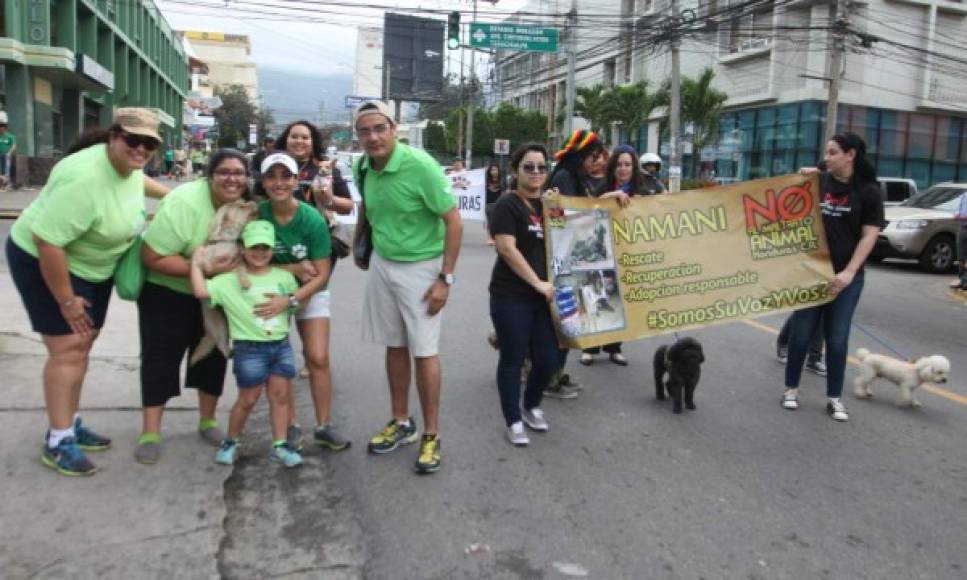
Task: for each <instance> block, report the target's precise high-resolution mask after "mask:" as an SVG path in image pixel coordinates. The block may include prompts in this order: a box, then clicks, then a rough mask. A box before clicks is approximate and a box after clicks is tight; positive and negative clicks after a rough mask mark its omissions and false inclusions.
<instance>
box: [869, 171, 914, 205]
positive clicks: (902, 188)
mask: <svg viewBox="0 0 967 580" xmlns="http://www.w3.org/2000/svg"><path fill="white" fill-rule="evenodd" d="M877 181H879V182H880V191H882V192H883V205H899V204H900V203H902V202H904V201H906V200H908V199H910V198H911V197H913V196H915V195H916V194H917V193H919V191H918V190H917V182H916V181H914V180H912V179H907V178H905V177H878V178H877Z"/></svg>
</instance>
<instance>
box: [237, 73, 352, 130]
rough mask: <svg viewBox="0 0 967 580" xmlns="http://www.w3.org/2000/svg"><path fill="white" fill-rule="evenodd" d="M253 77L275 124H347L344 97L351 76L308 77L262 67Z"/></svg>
mask: <svg viewBox="0 0 967 580" xmlns="http://www.w3.org/2000/svg"><path fill="white" fill-rule="evenodd" d="M256 74H257V75H258V79H259V92H260V93H261V95H262V100H263V101H264V102H265V104H266V105H267V106H268V107H269V108H271V109H272V116H273V117H275V122H276V124H278V125H283V126H284V125H285V124H287V123H290V122H292V121H295V120H297V119H308V120H309V121H312V122H313V123H321V124H325V123H348V122H349V111H348V110H347V109H346V108H345V97H346V95H350V94H352V90H353V77H352V74H350V73H340V72H336V73H331V74H319V75H309V74H304V73H293V72H289V71H285V70H280V69H273V68H267V67H263V66H260V67H258V69H257V71H256ZM320 104H321V105H322V111H321V116H320V108H319V106H320Z"/></svg>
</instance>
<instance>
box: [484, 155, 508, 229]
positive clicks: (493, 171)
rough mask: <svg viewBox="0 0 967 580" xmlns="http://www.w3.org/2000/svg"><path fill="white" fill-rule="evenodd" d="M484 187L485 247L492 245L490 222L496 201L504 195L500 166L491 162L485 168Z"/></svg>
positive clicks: (502, 175)
mask: <svg viewBox="0 0 967 580" xmlns="http://www.w3.org/2000/svg"><path fill="white" fill-rule="evenodd" d="M486 176H487V180H486V185H485V198H484V203H485V205H484V216H485V217H486V221H485V222H484V229H486V230H487V245H488V246H492V245H494V238H493V236H492V235H491V234H490V220H491V219H492V218H493V213H494V206H495V205H496V204H497V200H498V199H500V196H502V195H503V194H504V191H506V190H505V189H504V173H503V171H501V170H500V165H498V164H496V163H494V162H491V163H490V165H488V166H487V171H486Z"/></svg>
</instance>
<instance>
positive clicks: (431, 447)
mask: <svg viewBox="0 0 967 580" xmlns="http://www.w3.org/2000/svg"><path fill="white" fill-rule="evenodd" d="M439 442H440V438H439V437H434V438H432V439H429V438H427V439H424V440H423V447H422V449H420V462H422V463H429V462H430V461H433V453H434V451H436V448H437V445H438V444H439Z"/></svg>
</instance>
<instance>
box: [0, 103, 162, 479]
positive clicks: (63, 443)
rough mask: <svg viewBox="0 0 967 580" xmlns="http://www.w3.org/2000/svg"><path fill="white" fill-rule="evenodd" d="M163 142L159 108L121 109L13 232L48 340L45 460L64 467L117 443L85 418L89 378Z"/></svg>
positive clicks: (59, 168) (81, 463)
mask: <svg viewBox="0 0 967 580" xmlns="http://www.w3.org/2000/svg"><path fill="white" fill-rule="evenodd" d="M160 144H161V137H160V136H159V135H158V117H157V116H156V115H155V114H154V113H152V112H151V111H148V110H147V109H138V108H130V107H123V108H120V109H118V110H117V111H116V112H115V114H114V124H113V125H112V126H111V127H110V129H107V130H104V129H101V130H100V131H99V132H98V136H97V138H96V139H94V138H92V139H91V140H90V141H89V142H88V143H87V146H86V147H83V148H78V150H77V151H76V152H74V153H73V154H71V155H68V156H67V157H65V158H64V159H62V160H61V161H60V162H58V163H57V165H55V166H54V169H53V171H52V172H51V174H50V178H49V179H48V180H47V184H46V185H45V186H44V189H43V190H42V191H41V192H40V195H39V196H38V197H37V199H35V200H34V201H33V202H31V204H30V205H29V206H28V207H27V209H25V210H24V211H23V213H22V214H21V216H20V217H19V218H18V219H17V221H16V222H14V224H13V227H12V228H11V230H10V237H9V238H7V244H6V252H7V264H8V265H9V268H10V274H11V276H12V277H13V281H14V284H15V285H16V287H17V291H18V292H19V293H20V297H21V299H22V301H23V304H24V307H25V309H26V310H27V314H28V316H29V317H30V323H31V326H32V328H33V330H34V331H35V332H37V333H39V334H40V335H41V339H42V340H43V343H44V347H45V348H46V350H47V360H46V361H45V364H44V372H43V384H44V401H45V403H46V407H47V419H48V424H49V428H48V431H47V434H46V436H45V445H44V448H43V452H42V455H41V461H42V462H43V464H44V465H46V466H47V467H50V468H51V469H54V470H56V471H57V472H58V473H61V474H63V475H70V476H80V475H92V474H93V473H94V471H95V467H94V465H93V464H92V463H91V462H90V460H88V459H87V457H86V456H85V455H84V451H100V450H103V449H107V448H108V447H110V445H111V440H110V439H108V438H107V437H102V436H100V435H98V434H97V433H95V432H94V431H92V430H91V429H90V428H89V427H88V425H87V424H86V423H84V422H82V421H81V417H80V415H79V414H78V409H79V407H80V397H81V386H82V385H83V383H84V377H85V375H86V374H87V367H88V362H89V359H90V353H91V347H93V345H94V341H95V340H96V339H97V337H98V334H99V333H100V329H101V327H102V326H103V324H104V320H105V317H106V316H107V307H108V303H109V302H110V299H111V291H112V289H113V287H114V279H113V276H114V270H115V268H116V266H117V263H118V261H119V260H120V259H121V257H122V255H123V254H124V252H126V251H127V250H128V248H129V247H130V246H131V244H132V243H133V242H134V240H135V237H136V236H137V235H138V234H139V233H140V232H141V230H142V229H143V228H144V223H145V208H144V194H145V191H144V187H145V178H144V175H143V171H142V170H143V169H144V166H145V164H146V163H147V162H148V159H149V158H150V157H151V153H152V152H153V151H154V150H155V149H157V148H158V146H159V145H160Z"/></svg>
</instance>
